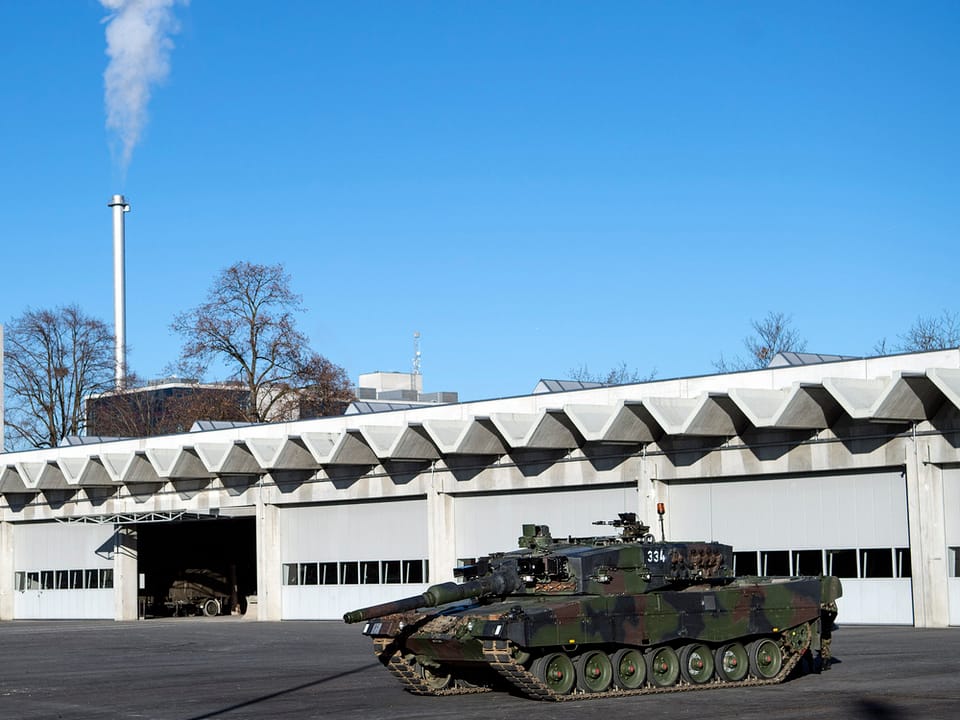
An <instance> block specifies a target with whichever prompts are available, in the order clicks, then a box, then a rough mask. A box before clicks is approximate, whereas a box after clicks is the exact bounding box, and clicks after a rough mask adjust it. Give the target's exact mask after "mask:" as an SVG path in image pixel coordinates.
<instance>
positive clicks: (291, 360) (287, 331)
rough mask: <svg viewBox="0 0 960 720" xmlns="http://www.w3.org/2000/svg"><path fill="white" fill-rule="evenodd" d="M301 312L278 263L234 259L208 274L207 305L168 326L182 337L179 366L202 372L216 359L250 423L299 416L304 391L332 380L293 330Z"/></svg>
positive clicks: (305, 341) (295, 330)
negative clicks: (239, 394)
mask: <svg viewBox="0 0 960 720" xmlns="http://www.w3.org/2000/svg"><path fill="white" fill-rule="evenodd" d="M300 311H302V300H301V298H300V296H299V295H296V294H295V293H293V292H292V291H291V290H290V276H289V275H288V274H287V272H286V270H285V269H284V267H283V265H256V264H252V263H248V262H238V263H235V264H234V265H231V266H230V267H228V268H226V269H225V270H223V271H222V272H221V273H220V274H219V275H218V276H217V277H216V278H215V279H214V282H213V285H212V286H211V288H210V291H209V292H208V294H207V300H206V302H204V303H203V304H201V305H199V306H197V307H195V308H193V309H192V310H188V311H187V312H184V313H181V314H179V315H177V316H176V318H174V321H173V323H172V325H171V327H172V329H173V330H174V331H175V332H176V333H178V334H179V335H180V336H181V337H183V339H184V341H185V342H184V347H183V350H182V353H181V357H180V361H181V368H186V369H189V370H190V371H191V373H190V374H194V373H196V374H197V375H198V376H202V375H203V374H205V373H206V372H207V370H208V369H209V367H210V365H211V363H212V362H213V361H215V360H218V361H222V362H223V363H224V364H225V366H226V367H227V370H228V373H229V375H230V377H231V379H234V380H236V381H238V382H240V383H241V384H242V385H243V387H244V388H245V389H246V391H247V392H248V394H249V395H248V396H249V403H248V411H247V419H248V420H250V421H253V422H261V421H264V420H270V421H273V420H286V419H293V418H296V417H299V406H300V403H301V398H303V393H304V391H305V389H308V388H313V387H314V386H317V385H322V384H323V383H325V382H328V381H329V379H330V377H331V376H330V374H329V372H323V370H324V368H325V365H324V363H329V361H327V360H325V359H324V358H322V357H321V356H319V355H317V354H316V353H315V352H313V351H312V350H310V349H309V347H308V343H307V338H306V336H305V335H304V334H303V333H301V332H300V331H299V330H298V329H297V327H296V322H295V319H294V315H295V314H296V313H297V312H300ZM321 361H322V362H321ZM331 365H332V364H331ZM333 367H336V366H333ZM341 370H342V369H341ZM344 374H345V373H344ZM350 399H352V393H351V396H350ZM348 402H349V400H348ZM330 407H332V406H330Z"/></svg>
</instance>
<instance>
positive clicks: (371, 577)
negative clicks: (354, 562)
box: [360, 560, 380, 585]
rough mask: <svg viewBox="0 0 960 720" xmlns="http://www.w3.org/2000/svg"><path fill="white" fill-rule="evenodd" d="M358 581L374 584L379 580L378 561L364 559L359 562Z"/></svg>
mask: <svg viewBox="0 0 960 720" xmlns="http://www.w3.org/2000/svg"><path fill="white" fill-rule="evenodd" d="M360 582H362V583H363V584H364V585H376V584H378V583H379V582H380V562H379V561H378V560H364V561H363V562H361V563H360Z"/></svg>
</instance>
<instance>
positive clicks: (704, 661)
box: [680, 643, 713, 685]
mask: <svg viewBox="0 0 960 720" xmlns="http://www.w3.org/2000/svg"><path fill="white" fill-rule="evenodd" d="M680 675H681V677H683V679H684V681H686V682H688V683H690V684H691V685H702V684H703V683H705V682H709V681H710V679H711V678H713V653H712V652H710V648H708V647H707V646H706V645H704V644H702V643H693V644H692V645H686V646H684V648H683V649H682V650H681V651H680Z"/></svg>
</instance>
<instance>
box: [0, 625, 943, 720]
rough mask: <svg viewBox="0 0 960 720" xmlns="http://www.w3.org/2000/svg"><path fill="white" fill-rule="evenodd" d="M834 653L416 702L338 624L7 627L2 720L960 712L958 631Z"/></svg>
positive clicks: (867, 642) (846, 630)
mask: <svg viewBox="0 0 960 720" xmlns="http://www.w3.org/2000/svg"><path fill="white" fill-rule="evenodd" d="M833 649H834V656H835V658H836V660H837V662H836V663H835V664H834V665H833V667H832V669H831V670H830V671H829V672H826V673H823V674H821V675H807V676H803V677H798V678H794V679H792V680H790V681H788V682H786V683H783V684H781V685H776V686H769V687H757V688H740V689H736V688H734V689H723V690H706V691H699V692H686V693H675V694H668V695H652V696H646V697H625V698H613V699H605V700H593V701H586V702H572V703H569V702H568V703H547V702H537V701H534V700H528V699H525V698H522V697H517V696H514V695H511V694H510V693H507V692H495V693H487V694H483V695H462V696H452V697H418V696H415V695H410V694H409V693H407V692H405V691H404V690H403V689H401V687H400V685H399V684H398V683H397V682H396V681H395V680H394V679H393V677H392V676H391V675H390V674H389V673H388V672H387V671H386V670H385V669H383V667H381V666H380V664H379V663H378V662H377V661H376V660H375V659H374V657H373V655H372V652H371V643H370V641H369V639H368V638H366V637H363V636H362V635H361V634H360V628H359V627H358V626H346V625H343V624H341V623H337V622H284V623H258V622H251V621H245V620H242V619H235V618H174V619H163V620H149V621H142V622H136V623H114V622H107V621H104V622H89V621H60V622H55V621H52V622H28V621H18V622H5V623H0V719H2V720H34V719H39V718H44V719H47V718H67V719H70V720H74V719H79V720H88V719H91V718H111V719H113V718H150V719H152V720H206V719H207V718H216V719H218V720H220V719H222V720H237V719H240V718H257V719H258V720H261V719H264V718H284V719H287V718H289V719H297V720H300V719H302V718H341V717H342V718H457V719H458V720H470V719H473V718H477V719H480V718H483V719H484V720H489V719H491V718H511V719H515V718H523V720H536V719H538V718H551V719H553V718H581V719H582V718H598V717H614V716H617V717H631V718H643V720H648V719H650V720H653V719H656V718H737V719H738V720H748V719H750V718H758V719H759V718H763V720H771V719H773V720H788V719H791V718H798V719H799V718H804V720H807V719H809V718H817V719H818V720H820V719H824V718H878V719H880V720H889V719H893V718H951V720H952V719H953V718H957V717H960V628H955V629H944V630H917V629H913V628H905V627H841V628H840V629H838V630H837V632H836V633H835V635H834V642H833Z"/></svg>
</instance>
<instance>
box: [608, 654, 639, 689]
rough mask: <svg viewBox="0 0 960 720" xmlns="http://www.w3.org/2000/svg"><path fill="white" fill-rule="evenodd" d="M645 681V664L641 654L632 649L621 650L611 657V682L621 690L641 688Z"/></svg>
mask: <svg viewBox="0 0 960 720" xmlns="http://www.w3.org/2000/svg"><path fill="white" fill-rule="evenodd" d="M646 679H647V663H646V662H645V661H644V659H643V654H642V653H641V652H640V651H639V650H634V649H633V648H621V649H620V650H617V652H616V653H615V654H614V656H613V682H614V684H615V685H616V686H617V687H618V688H621V689H623V690H636V689H637V688H641V687H643V683H644V682H645V681H646Z"/></svg>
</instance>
